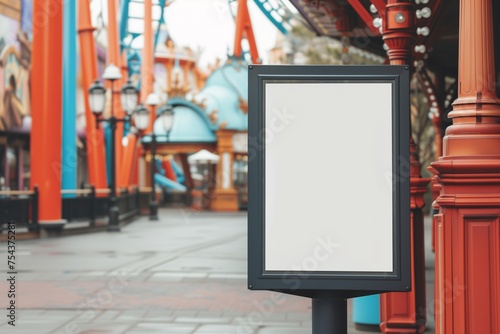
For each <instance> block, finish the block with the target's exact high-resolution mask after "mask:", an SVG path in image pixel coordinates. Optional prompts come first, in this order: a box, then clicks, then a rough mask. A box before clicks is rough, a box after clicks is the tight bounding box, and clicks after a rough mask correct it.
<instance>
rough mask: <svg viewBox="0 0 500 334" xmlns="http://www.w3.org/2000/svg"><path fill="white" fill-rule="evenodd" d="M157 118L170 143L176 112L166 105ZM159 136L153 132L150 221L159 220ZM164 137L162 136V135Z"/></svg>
mask: <svg viewBox="0 0 500 334" xmlns="http://www.w3.org/2000/svg"><path fill="white" fill-rule="evenodd" d="M157 118H158V119H159V120H160V122H161V124H162V126H163V129H164V130H165V132H166V138H167V143H168V137H169V135H170V130H172V125H173V124H174V110H173V108H172V106H170V105H164V106H162V107H160V108H159V109H158V111H157ZM157 136H158V135H156V134H155V132H154V126H153V131H152V132H151V166H150V167H151V172H150V173H151V202H150V207H149V210H150V211H149V219H150V220H158V203H157V202H156V190H155V171H156V168H155V167H156V166H155V165H156V162H155V156H156V137H157ZM160 136H162V135H160Z"/></svg>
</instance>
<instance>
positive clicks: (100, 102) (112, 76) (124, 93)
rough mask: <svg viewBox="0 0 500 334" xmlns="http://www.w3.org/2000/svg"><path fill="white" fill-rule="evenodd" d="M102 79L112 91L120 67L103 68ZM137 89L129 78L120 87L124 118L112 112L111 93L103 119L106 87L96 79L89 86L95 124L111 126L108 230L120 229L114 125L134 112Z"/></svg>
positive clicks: (119, 75) (118, 76)
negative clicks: (124, 112)
mask: <svg viewBox="0 0 500 334" xmlns="http://www.w3.org/2000/svg"><path fill="white" fill-rule="evenodd" d="M102 77H103V79H105V80H109V81H110V84H111V92H113V86H114V82H115V80H118V79H120V78H121V73H120V69H119V68H118V67H116V66H115V65H113V64H111V65H109V66H108V67H106V69H105V70H104V74H103V76H102ZM137 94H138V91H137V89H136V88H135V87H134V86H133V85H132V83H131V82H130V80H129V81H128V82H127V83H126V84H125V85H124V86H123V87H122V90H121V102H122V107H123V109H124V110H125V111H126V113H127V115H126V116H125V117H124V118H117V117H115V114H114V110H113V107H114V100H113V97H114V95H113V94H111V115H110V117H109V118H107V119H105V118H103V117H102V113H103V112H104V108H105V105H106V98H105V97H106V89H105V88H104V86H103V85H102V84H101V83H100V82H99V81H98V80H96V81H95V82H94V83H93V84H92V85H91V86H90V88H89V104H90V108H91V109H92V113H93V114H94V116H95V117H96V124H98V123H99V122H109V126H110V128H111V166H110V169H111V178H110V181H109V187H110V189H111V194H110V197H109V202H110V203H109V223H108V231H110V232H118V231H120V226H119V213H120V212H119V209H118V200H117V197H116V170H115V168H116V167H115V166H116V143H115V131H116V125H117V124H118V123H120V122H123V123H126V122H129V121H130V117H131V116H132V114H133V113H134V110H135V108H136V107H137Z"/></svg>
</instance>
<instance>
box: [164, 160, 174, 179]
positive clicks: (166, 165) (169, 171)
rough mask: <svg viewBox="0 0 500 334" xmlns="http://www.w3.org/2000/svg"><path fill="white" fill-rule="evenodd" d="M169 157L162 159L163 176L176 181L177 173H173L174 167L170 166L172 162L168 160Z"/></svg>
mask: <svg viewBox="0 0 500 334" xmlns="http://www.w3.org/2000/svg"><path fill="white" fill-rule="evenodd" d="M170 159H171V158H167V159H165V160H163V161H162V166H163V168H164V169H165V177H167V178H168V179H170V180H172V181H175V182H177V175H175V171H174V168H173V167H172V163H171V162H170Z"/></svg>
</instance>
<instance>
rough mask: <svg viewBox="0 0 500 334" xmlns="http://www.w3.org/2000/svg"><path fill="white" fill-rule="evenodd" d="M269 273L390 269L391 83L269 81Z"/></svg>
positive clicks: (266, 117)
mask: <svg viewBox="0 0 500 334" xmlns="http://www.w3.org/2000/svg"><path fill="white" fill-rule="evenodd" d="M264 108H265V122H266V123H265V124H266V129H265V131H266V136H265V137H266V146H265V147H266V151H265V182H266V183H265V184H266V189H265V256H264V258H265V269H266V270H268V271H273V270H274V271H287V272H288V271H348V272H392V271H393V217H392V214H393V202H392V175H393V174H392V86H391V84H390V83H266V84H265V105H264Z"/></svg>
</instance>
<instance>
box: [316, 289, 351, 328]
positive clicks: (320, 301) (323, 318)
mask: <svg viewBox="0 0 500 334" xmlns="http://www.w3.org/2000/svg"><path fill="white" fill-rule="evenodd" d="M312 333H313V334H347V299H327V298H313V300H312Z"/></svg>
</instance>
